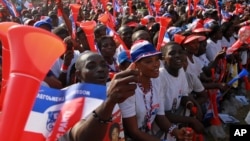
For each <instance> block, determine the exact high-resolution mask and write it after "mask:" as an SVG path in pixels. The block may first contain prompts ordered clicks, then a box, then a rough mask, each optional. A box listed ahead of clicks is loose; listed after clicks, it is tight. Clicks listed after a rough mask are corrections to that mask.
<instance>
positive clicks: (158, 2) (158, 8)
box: [154, 0, 161, 15]
mask: <svg viewBox="0 0 250 141" xmlns="http://www.w3.org/2000/svg"><path fill="white" fill-rule="evenodd" d="M154 6H155V13H156V15H158V14H159V12H160V7H161V1H159V0H156V1H155V2H154Z"/></svg>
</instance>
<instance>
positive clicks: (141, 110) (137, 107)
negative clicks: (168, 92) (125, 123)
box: [119, 78, 165, 132]
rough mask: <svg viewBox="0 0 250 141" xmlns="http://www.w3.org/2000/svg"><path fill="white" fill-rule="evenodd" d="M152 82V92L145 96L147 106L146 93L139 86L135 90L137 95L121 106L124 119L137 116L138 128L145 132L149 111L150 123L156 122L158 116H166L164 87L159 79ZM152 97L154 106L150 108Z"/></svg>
mask: <svg viewBox="0 0 250 141" xmlns="http://www.w3.org/2000/svg"><path fill="white" fill-rule="evenodd" d="M151 82H152V92H151V91H149V92H148V93H146V94H145V99H146V104H145V101H144V97H143V96H144V93H143V92H142V90H141V89H140V87H139V86H137V88H136V90H135V94H134V95H133V96H131V97H129V98H127V99H126V100H125V101H124V102H122V103H120V104H119V107H120V109H121V112H122V117H123V118H129V117H133V116H136V118H137V124H138V128H139V129H140V130H141V131H143V132H144V131H145V128H144V126H145V125H146V123H145V117H146V115H147V110H146V106H147V109H148V111H149V109H151V107H152V110H151V117H150V123H151V124H152V122H153V121H154V120H155V117H156V115H165V113H164V104H163V98H162V97H160V96H161V95H163V94H160V93H162V87H161V85H160V84H161V83H160V81H159V79H158V78H156V79H153V78H152V79H151ZM152 94H153V97H152V106H150V103H151V96H152Z"/></svg>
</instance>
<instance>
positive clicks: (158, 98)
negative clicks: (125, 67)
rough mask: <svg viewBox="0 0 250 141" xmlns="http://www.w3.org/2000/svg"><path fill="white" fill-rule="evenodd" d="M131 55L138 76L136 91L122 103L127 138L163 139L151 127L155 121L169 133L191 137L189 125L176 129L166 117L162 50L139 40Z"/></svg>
mask: <svg viewBox="0 0 250 141" xmlns="http://www.w3.org/2000/svg"><path fill="white" fill-rule="evenodd" d="M130 54H131V59H132V61H133V63H134V64H135V67H136V69H137V70H138V71H139V76H138V82H137V88H136V90H135V94H134V95H133V96H131V97H129V98H128V99H126V100H125V101H124V102H123V103H120V104H119V106H120V109H121V112H122V117H123V126H124V131H125V135H126V137H127V140H136V141H160V137H156V135H155V133H154V131H153V129H152V123H153V122H155V123H156V124H157V125H158V126H159V127H160V129H161V130H162V131H163V132H164V133H166V134H167V133H170V134H171V135H173V136H175V137H176V138H178V139H181V140H183V139H185V140H191V137H190V134H189V133H188V131H187V129H186V128H181V129H178V128H176V127H177V126H175V125H171V123H170V122H169V120H168V119H167V118H166V116H165V113H164V104H163V97H162V94H161V93H162V92H163V91H162V87H163V86H162V85H161V82H160V81H159V80H160V79H157V78H158V76H159V67H160V58H161V53H160V52H157V51H156V50H155V47H154V46H153V45H152V44H151V43H149V42H148V41H146V40H138V41H136V42H135V43H134V44H133V45H132V47H131V50H130ZM165 139H166V138H165Z"/></svg>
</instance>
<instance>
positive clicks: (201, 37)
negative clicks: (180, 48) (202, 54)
mask: <svg viewBox="0 0 250 141" xmlns="http://www.w3.org/2000/svg"><path fill="white" fill-rule="evenodd" d="M197 39H198V40H199V41H203V40H205V39H206V37H205V36H196V35H191V36H189V37H187V39H186V40H185V41H184V42H183V44H187V43H190V42H192V41H194V40H197Z"/></svg>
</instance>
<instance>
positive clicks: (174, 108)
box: [171, 98, 177, 113]
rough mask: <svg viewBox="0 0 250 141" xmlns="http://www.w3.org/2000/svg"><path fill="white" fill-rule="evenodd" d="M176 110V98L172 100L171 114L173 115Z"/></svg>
mask: <svg viewBox="0 0 250 141" xmlns="http://www.w3.org/2000/svg"><path fill="white" fill-rule="evenodd" d="M176 108H177V98H174V100H173V104H172V109H171V112H172V113H175V112H176Z"/></svg>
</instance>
